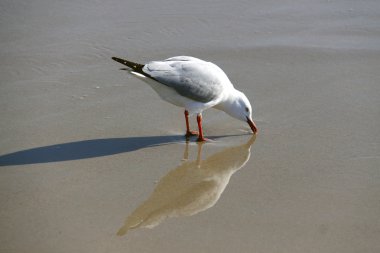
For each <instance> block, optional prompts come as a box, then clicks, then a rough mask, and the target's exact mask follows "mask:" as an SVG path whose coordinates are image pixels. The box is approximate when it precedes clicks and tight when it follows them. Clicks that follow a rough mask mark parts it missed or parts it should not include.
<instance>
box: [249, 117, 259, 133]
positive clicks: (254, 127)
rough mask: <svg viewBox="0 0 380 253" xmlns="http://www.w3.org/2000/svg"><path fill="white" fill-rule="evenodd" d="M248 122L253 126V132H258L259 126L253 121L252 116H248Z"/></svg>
mask: <svg viewBox="0 0 380 253" xmlns="http://www.w3.org/2000/svg"><path fill="white" fill-rule="evenodd" d="M247 123H248V125H249V126H250V127H251V129H252V132H253V133H254V134H257V131H258V129H257V126H256V124H255V122H253V121H252V120H251V119H250V118H248V117H247Z"/></svg>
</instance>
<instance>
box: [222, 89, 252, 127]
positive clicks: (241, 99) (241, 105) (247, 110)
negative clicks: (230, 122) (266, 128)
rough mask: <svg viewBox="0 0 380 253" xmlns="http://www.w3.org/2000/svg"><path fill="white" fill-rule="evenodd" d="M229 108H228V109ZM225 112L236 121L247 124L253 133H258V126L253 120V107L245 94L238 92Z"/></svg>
mask: <svg viewBox="0 0 380 253" xmlns="http://www.w3.org/2000/svg"><path fill="white" fill-rule="evenodd" d="M226 107H227V108H226ZM226 107H225V108H224V111H225V112H226V113H228V114H229V115H230V116H232V117H234V118H235V119H238V120H241V121H244V122H247V123H248V125H249V127H250V128H251V129H252V132H253V133H257V130H258V129H257V127H256V124H255V123H254V122H253V120H252V106H251V103H250V102H249V100H248V98H247V97H246V96H245V94H244V93H242V92H240V91H238V90H236V93H235V94H234V96H233V98H232V99H231V100H230V101H229V103H228V105H227V106H226Z"/></svg>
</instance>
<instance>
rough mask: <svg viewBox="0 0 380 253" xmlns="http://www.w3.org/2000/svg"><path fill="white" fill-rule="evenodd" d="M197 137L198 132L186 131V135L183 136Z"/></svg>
mask: <svg viewBox="0 0 380 253" xmlns="http://www.w3.org/2000/svg"><path fill="white" fill-rule="evenodd" d="M198 135H199V133H198V131H187V132H186V134H185V136H186V137H187V138H189V137H191V136H198Z"/></svg>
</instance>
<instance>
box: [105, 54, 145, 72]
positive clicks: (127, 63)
mask: <svg viewBox="0 0 380 253" xmlns="http://www.w3.org/2000/svg"><path fill="white" fill-rule="evenodd" d="M112 60H114V61H117V62H119V63H121V64H123V65H125V66H127V67H129V68H131V69H132V70H133V71H135V72H137V73H140V74H143V75H146V74H145V73H144V72H143V71H142V69H143V67H144V65H143V64H139V63H135V62H131V61H127V60H124V59H121V58H117V57H112Z"/></svg>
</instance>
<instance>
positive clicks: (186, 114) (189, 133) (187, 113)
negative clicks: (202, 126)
mask: <svg viewBox="0 0 380 253" xmlns="http://www.w3.org/2000/svg"><path fill="white" fill-rule="evenodd" d="M185 120H186V134H185V136H186V137H190V136H193V135H198V132H197V131H190V125H189V112H188V111H187V110H185Z"/></svg>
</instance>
